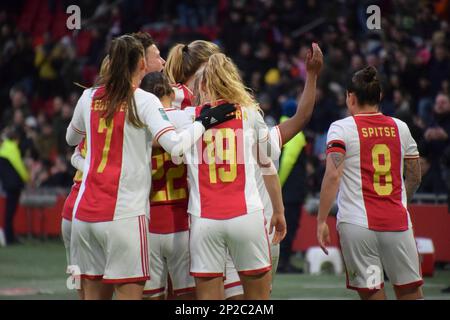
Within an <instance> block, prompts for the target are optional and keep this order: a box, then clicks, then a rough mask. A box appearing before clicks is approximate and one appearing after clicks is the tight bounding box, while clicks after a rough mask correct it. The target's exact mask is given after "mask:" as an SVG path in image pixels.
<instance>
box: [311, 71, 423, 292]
mask: <svg viewBox="0 0 450 320" xmlns="http://www.w3.org/2000/svg"><path fill="white" fill-rule="evenodd" d="M380 97H381V86H380V81H379V79H378V76H377V71H376V69H375V68H374V67H366V68H365V69H363V70H360V71H358V72H356V73H355V74H354V75H353V76H352V78H351V80H350V81H349V84H348V87H347V107H348V110H349V112H350V114H351V116H350V117H347V118H345V119H342V120H338V121H336V122H334V123H332V124H331V127H330V129H329V131H328V137H327V158H326V170H325V175H324V178H323V181H322V189H321V192H320V205H319V214H318V218H317V219H318V223H317V238H318V241H319V244H320V246H321V247H322V249H323V251H324V252H325V253H327V249H326V245H328V244H329V243H330V234H329V230H328V225H327V224H326V218H327V216H328V213H329V211H330V209H331V206H332V204H333V201H334V198H335V197H336V194H337V193H338V191H339V193H338V197H337V205H338V214H337V230H338V234H339V239H340V246H341V249H342V254H343V257H344V262H345V268H346V273H347V287H348V288H349V289H353V290H356V291H357V292H358V294H359V295H360V297H361V299H373V300H375V299H377V300H380V299H386V295H385V292H384V288H383V286H384V282H383V270H384V271H385V272H386V274H387V276H388V277H389V279H390V281H391V282H392V284H393V285H394V291H395V294H396V296H397V299H423V294H422V290H421V286H422V284H423V280H422V276H421V272H420V262H419V256H418V252H417V247H416V243H415V239H414V235H413V229H412V224H411V219H410V216H409V213H408V209H407V202H408V201H411V198H412V197H413V194H414V192H415V191H416V190H417V188H418V186H419V184H420V177H421V174H420V164H419V152H418V150H417V145H416V142H415V141H414V139H413V138H412V136H411V133H410V131H409V128H408V126H407V125H406V124H405V123H404V122H403V121H401V120H398V119H396V118H392V117H388V116H385V115H383V114H382V113H380V111H379V102H380ZM403 176H405V178H403Z"/></svg>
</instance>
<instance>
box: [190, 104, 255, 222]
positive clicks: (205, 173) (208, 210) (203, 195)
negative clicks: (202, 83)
mask: <svg viewBox="0 0 450 320" xmlns="http://www.w3.org/2000/svg"><path fill="white" fill-rule="evenodd" d="M200 111H201V107H198V108H197V109H196V114H197V116H198V115H199V114H200ZM241 113H242V112H241ZM226 128H228V129H232V130H233V132H234V135H235V137H234V145H235V146H236V148H235V149H236V150H234V151H235V154H236V160H235V161H236V178H235V179H234V180H233V181H230V182H224V181H222V180H221V178H220V173H219V171H223V172H229V171H230V168H231V166H230V164H229V162H228V161H222V160H220V161H219V162H218V161H217V159H218V158H217V154H215V156H216V161H214V162H215V164H214V166H213V167H212V168H210V165H209V164H208V163H207V159H208V158H207V157H206V156H205V155H206V153H207V152H206V151H205V150H206V142H205V134H206V132H205V133H204V134H203V137H202V139H201V140H199V143H197V149H198V155H199V157H200V159H199V165H198V181H199V189H200V206H201V217H203V218H209V219H231V218H234V217H238V216H241V215H244V214H246V213H247V204H246V201H245V184H246V181H245V164H244V161H243V154H244V150H243V148H244V145H243V144H244V137H243V120H242V119H232V120H229V121H227V122H225V123H221V124H220V125H218V126H216V127H214V128H212V129H209V130H208V131H210V130H212V133H213V139H214V144H216V140H215V139H216V138H217V132H218V130H220V129H226ZM227 140H228V139H223V141H221V142H218V143H223V148H224V149H225V148H228V147H229V145H230V142H229V141H227ZM214 149H216V148H214ZM214 152H216V150H215V151H214ZM239 157H241V158H242V159H240V158H239ZM211 170H213V172H215V174H216V182H212V181H211V177H210V171H211ZM255 192H257V191H256V190H255Z"/></svg>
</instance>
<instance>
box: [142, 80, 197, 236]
mask: <svg viewBox="0 0 450 320" xmlns="http://www.w3.org/2000/svg"><path fill="white" fill-rule="evenodd" d="M172 89H173V91H174V93H175V99H174V100H173V101H172V107H173V108H174V109H166V112H167V113H168V116H169V119H170V120H171V121H172V123H176V121H177V117H176V113H173V112H170V111H173V110H183V109H184V108H186V107H190V106H192V100H193V94H192V92H191V90H189V88H188V87H187V86H185V85H183V84H180V83H178V84H174V85H172ZM169 112H170V113H171V114H172V116H171V115H169ZM181 118H182V120H183V115H181ZM190 123H192V121H191V122H190ZM182 125H183V124H182ZM175 127H177V126H176V125H175ZM178 128H180V126H178ZM150 206H151V215H150V224H149V231H150V232H152V233H159V234H167V233H174V232H181V231H186V230H189V216H188V214H187V207H188V183H187V168H186V166H185V165H184V164H174V163H173V162H172V158H171V156H170V154H169V153H167V152H165V151H164V149H162V148H161V147H155V148H153V152H152V190H151V194H150Z"/></svg>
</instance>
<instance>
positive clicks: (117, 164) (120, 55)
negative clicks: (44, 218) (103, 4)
mask: <svg viewBox="0 0 450 320" xmlns="http://www.w3.org/2000/svg"><path fill="white" fill-rule="evenodd" d="M145 73H146V61H145V55H144V48H143V46H142V44H141V43H140V42H139V41H138V40H136V39H135V38H133V37H132V36H129V35H124V36H121V37H119V38H117V39H115V40H113V41H112V43H111V48H110V50H109V68H108V70H107V74H106V77H105V85H104V86H102V87H100V88H91V89H87V90H85V91H84V92H83V95H82V96H81V98H80V99H79V101H78V103H77V106H76V108H75V111H74V115H73V118H72V121H71V123H70V125H69V127H68V128H67V134H66V139H67V142H68V144H69V145H77V144H78V143H80V141H81V140H82V139H83V138H85V137H86V143H87V150H88V151H87V154H86V162H87V163H86V164H85V165H84V167H85V168H86V169H85V172H84V175H83V181H82V185H81V188H80V192H79V194H78V197H77V200H76V202H75V206H74V218H73V225H72V228H73V229H72V237H71V260H72V262H75V263H76V264H77V265H78V267H79V268H80V271H81V277H82V287H83V290H84V294H85V299H109V298H110V294H109V292H110V291H111V288H112V287H113V288H114V292H115V294H116V297H117V298H118V299H141V297H142V291H143V287H144V283H145V281H146V280H148V279H149V259H148V241H147V229H148V228H147V227H148V226H147V223H148V221H147V212H148V209H147V208H148V206H147V203H148V194H149V191H150V183H151V179H150V170H149V166H148V159H149V158H150V155H151V150H150V148H149V145H150V144H149V142H148V137H149V136H150V137H151V139H152V140H156V141H158V143H159V144H160V145H161V146H162V147H163V148H164V149H165V150H167V151H169V152H170V153H171V154H176V155H180V154H183V152H184V150H185V149H186V148H188V147H190V144H191V141H196V140H197V138H198V137H199V136H200V135H201V134H202V132H203V131H204V130H205V129H206V128H208V127H210V126H211V119H212V118H213V119H216V120H218V121H217V122H218V123H221V122H223V121H226V120H227V115H226V113H224V112H223V110H219V111H218V112H216V113H212V112H211V113H208V114H203V115H202V116H200V117H198V118H197V119H196V121H195V122H194V123H193V124H192V125H191V126H190V127H189V129H186V130H185V131H183V132H182V133H180V134H177V133H176V132H175V131H174V128H173V126H172V124H171V123H170V122H169V121H168V120H167V115H166V114H165V112H164V109H163V108H162V105H161V103H160V101H159V100H158V99H157V98H156V97H155V96H154V95H152V94H150V93H147V92H145V91H143V90H141V89H138V87H139V84H140V82H141V79H142V78H143V76H144V75H145ZM217 122H216V123H215V124H217Z"/></svg>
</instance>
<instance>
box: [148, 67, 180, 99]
mask: <svg viewBox="0 0 450 320" xmlns="http://www.w3.org/2000/svg"><path fill="white" fill-rule="evenodd" d="M141 89H143V90H145V91H148V92H150V93H153V94H154V95H155V96H157V97H158V98H159V99H161V98H162V97H164V96H170V95H171V94H172V93H173V89H172V87H171V86H170V83H169V80H168V79H167V76H166V75H165V74H163V73H161V72H150V73H149V74H147V75H146V76H145V77H144V79H142V82H141Z"/></svg>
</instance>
